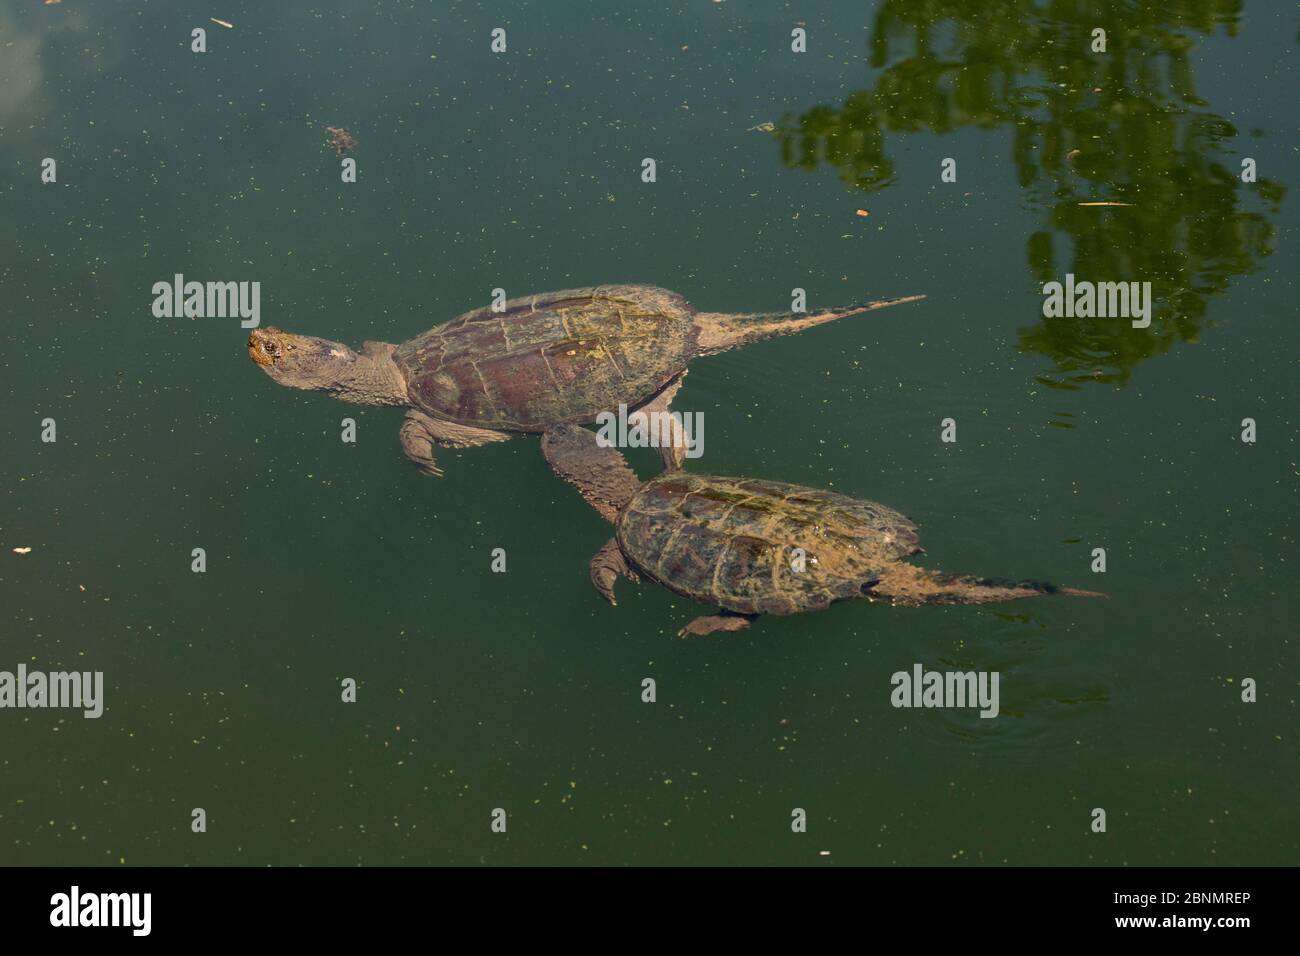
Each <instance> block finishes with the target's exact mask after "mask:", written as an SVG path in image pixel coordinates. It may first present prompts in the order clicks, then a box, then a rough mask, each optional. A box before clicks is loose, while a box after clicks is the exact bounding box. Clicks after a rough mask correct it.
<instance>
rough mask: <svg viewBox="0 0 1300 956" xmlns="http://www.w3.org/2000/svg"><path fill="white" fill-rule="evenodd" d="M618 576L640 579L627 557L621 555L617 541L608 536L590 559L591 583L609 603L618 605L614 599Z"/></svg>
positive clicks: (630, 579) (635, 580)
mask: <svg viewBox="0 0 1300 956" xmlns="http://www.w3.org/2000/svg"><path fill="white" fill-rule="evenodd" d="M620 577H625V578H627V579H628V580H629V581H633V582H637V581H640V580H641V579H640V578H639V577H637V573H636V572H635V571H633V570H632V568H631V567H629V566H628V563H627V558H625V557H623V551H622V549H621V548H619V546H618V542H617V541H615V540H614V539H613V538H610V539H609V540H608V541H606V542H605V546H604V547H603V548H601V549H600V550H599V551H597V552H596V556H595V557H594V558H592V559H591V583H592V584H594V585H595V586H596V590H597V591H599V592H600V595H601V597H603V598H604V599H605V600H606V601H608V602H609V603H610V604H613V605H614V606H615V607H617V606H618V601H616V600H614V585H615V584H617V583H618V579H619V578H620Z"/></svg>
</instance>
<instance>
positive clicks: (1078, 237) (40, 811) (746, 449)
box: [0, 0, 1300, 865]
mask: <svg viewBox="0 0 1300 956" xmlns="http://www.w3.org/2000/svg"><path fill="white" fill-rule="evenodd" d="M493 6H494V5H491V4H470V3H448V4H437V5H429V4H420V3H390V4H381V5H375V4H370V3H363V2H359V0H358V2H319V3H313V4H310V5H307V4H284V5H274V4H272V5H267V4H252V3H239V2H229V3H227V4H226V5H225V6H224V7H223V9H222V10H221V11H216V10H214V11H212V12H213V14H214V16H216V17H218V18H220V19H222V20H225V21H227V22H229V23H231V24H233V26H232V27H229V28H227V27H224V26H222V25H220V24H217V23H213V22H210V21H206V17H198V16H192V15H190V14H187V13H182V12H180V11H175V10H172V9H171V8H170V7H168V6H167V5H158V4H152V5H138V6H137V5H131V4H121V5H112V6H103V5H99V6H93V7H88V6H85V5H76V4H72V3H63V4H58V5H52V6H43V5H39V4H34V3H32V4H19V3H16V2H10V3H5V4H3V5H0V169H3V170H4V174H3V178H2V179H0V200H2V201H3V209H4V212H3V216H4V221H5V224H6V226H7V228H6V229H4V230H2V231H0V251H2V253H3V255H2V258H0V294H2V295H3V301H4V303H5V309H4V320H3V323H2V324H0V345H2V353H0V396H3V399H4V401H3V403H2V408H0V448H2V449H3V454H2V455H0V670H8V671H14V670H15V669H16V668H17V666H18V665H19V664H25V665H26V666H27V667H28V668H29V669H32V670H45V671H59V670H70V669H77V670H88V671H102V672H103V674H104V682H105V692H104V698H105V700H104V704H105V706H104V713H103V716H102V717H100V718H99V719H84V718H82V717H81V716H80V714H79V713H74V712H69V711H57V710H49V709H45V710H41V709H23V710H18V709H0V863H26V864H31V863H62V864H105V865H108V864H113V865H116V864H120V863H123V862H125V863H127V864H146V863H196V864H204V863H207V864H211V863H219V864H232V863H242V864H266V863H273V864H293V863H335V864H352V863H366V864H383V863H477V862H491V863H541V862H556V863H826V862H829V863H832V864H833V863H873V864H877V863H920V864H951V863H1001V862H1009V863H1017V864H1023V863H1075V864H1091V863H1112V864H1120V863H1124V864H1134V865H1138V864H1147V865H1152V864H1171V863H1181V864H1215V863H1224V864H1239V863H1268V864H1282V863H1294V862H1295V860H1296V856H1297V849H1298V844H1300V824H1298V823H1297V819H1296V815H1295V812H1294V805H1295V794H1296V792H1297V789H1298V788H1300V764H1298V763H1297V756H1298V754H1297V747H1296V744H1297V731H1298V730H1300V723H1298V721H1297V711H1296V692H1297V664H1300V655H1298V654H1297V647H1296V637H1295V620H1296V612H1297V599H1296V586H1295V582H1296V574H1295V567H1294V558H1295V553H1296V541H1295V530H1296V529H1295V513H1296V464H1295V462H1296V450H1297V449H1296V438H1295V428H1296V422H1295V410H1296V402H1297V391H1298V389H1297V375H1296V371H1297V370H1296V362H1295V356H1296V347H1297V333H1296V330H1295V318H1296V301H1297V288H1296V278H1295V277H1296V272H1297V270H1296V257H1295V245H1294V242H1295V229H1296V225H1297V218H1296V207H1295V201H1294V199H1295V197H1294V196H1293V195H1292V194H1291V193H1292V190H1293V188H1294V183H1293V182H1292V178H1293V175H1294V169H1295V146H1294V142H1295V134H1296V122H1295V117H1296V115H1297V111H1296V99H1295V90H1296V88H1297V83H1296V69H1295V58H1296V48H1297V47H1296V44H1297V39H1298V38H1297V36H1296V23H1295V20H1294V17H1293V16H1290V15H1289V13H1290V11H1287V10H1286V9H1285V6H1286V5H1284V4H1270V3H1263V2H1261V3H1247V4H1244V5H1243V4H1241V3H1232V2H1191V0H1188V2H1182V3H1172V4H1145V5H1134V4H1108V3H1098V4H1096V5H1094V6H1095V8H1096V9H1095V12H1091V13H1088V14H1087V15H1079V16H1074V15H1069V16H1062V15H1057V14H1056V13H1055V12H1053V11H1051V10H1042V9H1040V6H1041V5H1037V4H1030V3H1009V4H1004V5H1003V6H1002V7H1001V8H1000V12H999V14H998V15H997V16H993V15H989V14H987V13H986V12H979V11H977V10H976V9H975V7H976V6H978V5H971V4H964V3H932V4H923V5H922V4H915V3H910V2H901V0H900V2H889V0H886V2H881V3H877V4H863V3H857V2H830V3H816V4H802V5H801V4H791V3H784V2H774V0H769V2H754V3H741V2H739V0H731V2H726V3H714V2H708V0H692V2H689V3H681V4H671V5H667V9H665V5H662V4H654V3H620V4H603V3H595V2H591V3H584V2H562V3H561V2H546V3H542V2H534V3H520V4H517V5H514V7H515V9H514V10H513V12H511V13H510V14H509V15H508V16H507V15H502V14H500V13H497V12H494V9H493ZM1134 7H1137V9H1133V8H1134ZM918 11H924V12H923V13H922V12H918ZM197 27H202V28H204V29H206V31H207V34H206V45H207V51H206V52H205V53H202V54H198V53H194V52H192V51H191V30H192V29H194V28H197ZM498 27H499V28H502V29H504V30H505V33H506V43H507V49H506V52H505V53H501V54H496V53H493V52H492V49H491V42H492V36H491V35H492V31H493V30H494V29H495V28H498ZM797 27H800V28H802V29H804V30H805V31H806V34H807V52H805V53H802V54H796V53H793V52H792V51H791V43H792V39H791V31H792V30H794V29H795V28H797ZM1096 27H1102V28H1104V29H1105V30H1106V31H1107V49H1106V52H1105V53H1093V52H1091V50H1090V46H1091V45H1092V43H1093V42H1094V41H1093V37H1092V31H1093V29H1094V28H1096ZM766 124H770V127H769V126H767V125H766ZM325 127H334V128H336V129H344V130H346V131H347V132H348V133H349V134H350V136H351V137H353V138H354V139H355V145H354V146H353V147H352V148H351V150H350V151H348V152H346V154H345V155H347V156H351V157H353V158H355V160H356V163H357V174H358V175H357V182H355V183H343V182H341V181H340V158H339V156H338V155H337V154H336V151H335V150H334V149H332V148H330V145H329V144H328V143H327V136H328V135H329V134H327V133H326V131H325ZM47 157H48V158H52V159H54V160H55V162H56V164H57V165H56V178H55V181H54V182H53V183H42V161H43V160H44V159H45V158H47ZM647 157H650V158H653V159H655V161H656V176H655V181H654V182H653V183H647V182H644V181H643V179H642V171H643V160H644V159H645V158H647ZM947 159H951V160H953V161H954V162H953V163H952V164H948V166H947V167H946V168H948V169H950V170H953V171H954V172H955V181H952V182H945V181H944V180H943V178H942V173H943V171H944V169H945V164H944V161H945V160H947ZM1246 159H1250V160H1253V166H1254V167H1255V170H1256V175H1255V177H1254V181H1252V182H1244V181H1243V177H1242V172H1243V160H1246ZM950 178H951V177H950ZM1248 178H1249V177H1248ZM1088 203H1112V204H1123V205H1100V206H1099V205H1087V204H1088ZM859 210H861V213H865V215H863V214H861V213H859ZM178 273H179V274H183V275H185V276H186V277H187V278H193V279H198V280H201V281H203V280H219V281H257V282H260V284H261V285H260V289H261V300H260V306H261V320H262V322H263V324H265V325H272V324H273V325H276V326H282V327H284V328H288V329H292V330H294V331H297V332H302V333H306V334H311V335H315V336H321V337H326V338H330V339H335V340H339V341H342V342H347V343H349V344H351V345H353V346H359V344H360V343H361V342H362V341H363V340H367V339H370V340H378V341H387V342H393V343H397V342H401V341H403V340H405V339H407V338H410V337H412V336H414V335H416V334H418V333H421V332H423V331H425V330H426V329H428V328H429V327H430V326H432V325H434V324H437V323H441V322H444V321H446V320H447V319H450V318H452V317H453V316H455V315H457V314H459V313H461V312H463V311H465V310H467V309H470V308H473V307H478V306H482V305H485V304H487V303H488V301H489V299H490V297H491V295H492V290H493V289H495V288H498V287H500V288H504V289H506V290H507V291H508V293H509V294H510V295H522V294H525V293H532V292H542V291H547V290H552V289H563V288H567V287H574V286H589V285H597V284H601V283H616V282H644V283H652V284H655V285H659V286H664V287H667V288H670V289H674V290H676V291H678V292H680V293H682V294H683V295H684V296H686V298H687V299H689V300H690V301H691V302H692V303H694V304H695V305H696V306H697V307H698V308H699V309H701V310H703V311H714V312H730V311H778V310H783V309H787V308H789V307H790V297H791V289H793V288H796V287H797V288H803V289H805V290H806V291H807V296H808V301H809V304H810V306H811V307H813V308H823V307H826V306H832V305H841V304H845V303H850V302H855V301H860V300H863V299H869V298H880V297H886V296H897V295H906V294H911V293H925V294H926V295H927V296H928V298H927V299H926V301H925V302H923V303H920V304H918V305H909V306H905V307H899V308H896V309H888V310H884V311H881V312H877V313H874V314H869V315H866V316H863V317H860V318H857V319H846V320H844V321H841V322H837V323H834V324H831V325H828V326H825V327H823V328H818V329H814V330H811V331H808V332H806V333H803V334H801V335H798V336H795V337H791V338H783V339H778V340H774V341H769V342H764V343H760V344H756V345H752V346H750V347H747V348H744V349H741V350H736V351H731V352H727V353H724V354H722V355H719V356H716V357H712V358H701V359H698V360H697V361H695V362H694V363H692V365H691V373H690V375H689V377H688V378H687V379H686V381H685V384H684V387H683V388H682V391H681V392H680V393H679V395H678V397H677V400H676V402H675V407H676V408H678V409H681V410H683V411H691V412H702V413H703V414H704V415H705V418H706V421H707V429H706V446H705V454H704V456H703V457H702V458H701V459H699V460H698V461H693V462H691V463H690V464H689V466H688V467H689V468H690V470H692V471H696V472H701V473H705V472H707V473H715V474H724V475H745V476H752V477H756V478H769V479H775V480H783V481H790V482H797V483H801V484H807V485H813V486H817V487H829V488H832V489H834V490H836V491H839V492H843V493H845V494H850V495H853V496H856V497H861V498H869V499H872V500H877V501H881V502H884V503H886V504H888V505H890V506H892V507H894V508H897V509H898V510H899V511H901V512H903V513H904V514H906V515H908V516H910V517H911V518H912V519H913V520H915V521H916V522H917V523H918V524H919V525H920V526H921V535H922V541H923V543H924V545H925V547H926V548H927V552H928V553H927V554H925V555H924V556H923V557H922V558H921V560H922V561H923V562H924V563H925V564H926V565H927V566H929V567H935V568H943V569H946V570H951V571H962V572H971V573H974V574H979V575H988V576H1005V577H1015V578H1033V579H1035V580H1049V581H1054V582H1059V583H1062V584H1071V585H1075V586H1078V587H1086V588H1094V589H1098V590H1102V591H1105V592H1107V593H1108V594H1109V595H1110V599H1109V600H1107V601H1087V600H1065V599H1056V600H1049V599H1043V600H1034V601H1022V602H1016V603H1014V604H1005V605H985V606H979V607H925V608H917V609H910V608H891V607H888V606H884V605H878V604H877V605H868V604H864V603H859V602H853V603H847V604H837V605H835V606H834V607H832V608H830V609H829V610H827V611H824V612H819V613H815V614H804V615H796V616H792V617H785V618H765V619H761V620H760V621H758V622H757V623H756V624H755V625H754V626H753V627H752V628H750V629H749V630H747V631H744V632H741V633H737V634H720V635H714V636H712V637H707V638H697V639H692V640H678V639H677V637H676V633H677V631H678V629H679V628H680V627H681V626H682V625H683V624H684V623H685V622H686V621H688V620H689V619H690V618H692V617H694V616H695V615H696V614H697V613H700V609H699V608H698V607H696V606H694V605H691V604H690V603H689V602H687V601H684V600H682V599H680V598H675V597H674V596H672V595H671V594H669V593H668V592H667V591H664V590H662V589H660V588H657V587H654V586H652V585H649V584H642V585H640V586H636V585H631V584H627V583H625V584H623V585H621V586H620V592H619V595H620V597H619V604H618V606H617V607H610V606H608V605H606V604H605V603H604V602H602V601H601V600H600V598H599V597H598V595H597V594H596V593H595V591H594V590H593V589H592V587H591V585H590V582H589V581H588V579H587V562H588V560H589V559H590V558H591V556H592V555H593V554H594V553H595V551H596V550H597V549H598V548H599V547H600V545H601V544H602V543H603V542H604V541H605V540H606V539H607V538H608V535H609V532H608V526H607V525H605V524H604V522H602V520H601V519H600V517H599V516H598V515H597V514H596V513H595V512H594V511H592V510H591V509H590V508H589V507H587V506H586V504H584V502H583V501H582V500H581V498H579V496H578V495H577V494H576V493H575V492H574V491H573V490H572V489H571V488H569V487H568V486H567V485H565V484H563V483H561V482H560V481H558V480H557V479H556V478H555V477H554V476H553V475H552V474H551V473H550V471H549V469H548V468H547V466H546V464H545V462H544V460H543V458H542V455H541V454H540V453H539V450H538V442H537V439H536V438H535V437H530V436H523V437H516V438H515V439H513V440H511V441H508V442H503V443H499V444H492V445H488V446H485V447H480V448H471V449H466V450H463V451H443V452H441V453H440V455H439V463H440V465H441V466H442V467H443V468H444V469H445V472H446V474H445V476H444V477H442V478H440V479H434V478H430V477H427V476H425V475H422V474H420V473H419V472H418V471H417V470H416V469H414V468H413V467H412V466H411V465H410V463H409V462H407V461H406V459H405V458H404V457H403V456H402V454H401V450H400V447H399V444H398V429H399V426H400V424H401V421H402V412H401V410H400V409H396V408H382V407H358V406H346V405H342V404H340V403H338V402H335V401H333V400H332V399H330V398H328V397H325V396H322V395H318V394H313V393H309V392H297V391H290V390H288V389H284V388H280V387H278V386H276V385H275V384H274V383H272V382H270V381H269V380H268V379H267V378H266V376H264V375H263V374H262V373H261V372H260V371H259V370H258V369H257V368H256V367H255V366H254V365H253V364H252V363H250V362H249V360H248V355H247V353H246V351H245V348H244V342H245V339H246V338H247V334H248V333H247V331H246V330H245V329H241V328H240V324H239V321H238V319H220V318H204V319H198V318H196V319H188V318H179V319H177V318H172V319H158V318H155V317H154V315H153V314H152V311H151V305H152V302H153V299H154V296H153V294H152V293H151V289H152V287H153V286H154V284H155V283H158V282H160V281H162V282H170V281H171V280H172V277H173V276H174V275H176V274H178ZM1067 274H1068V275H1072V276H1074V277H1075V278H1076V279H1078V280H1088V281H1094V282H1102V281H1108V282H1109V281H1113V282H1120V281H1122V282H1138V283H1144V282H1149V283H1150V294H1151V301H1152V309H1151V321H1150V325H1149V326H1148V327H1146V328H1135V327H1133V324H1132V322H1130V321H1129V320H1128V319H1116V318H1094V319H1080V318H1045V317H1044V315H1043V302H1044V295H1043V286H1044V284H1045V283H1049V282H1053V281H1059V282H1062V283H1064V282H1065V281H1066V276H1067ZM345 417H351V418H353V419H355V422H356V425H357V441H356V442H355V444H347V443H344V442H342V441H341V440H340V432H341V428H342V426H341V420H342V419H343V418H345ZM46 419H53V421H54V423H55V428H56V437H57V440H56V441H54V442H45V441H42V434H43V432H44V431H45V430H46V428H45V426H43V422H44V420H46ZM944 419H952V420H953V423H954V425H955V436H956V439H957V440H956V441H955V442H944V441H941V422H942V421H943V420H944ZM1243 419H1251V420H1253V422H1254V423H1255V428H1256V440H1255V441H1254V442H1253V443H1252V442H1243V441H1242V433H1243V424H1242V422H1243ZM631 458H632V460H633V462H634V464H635V465H636V467H637V468H638V470H639V471H640V473H641V474H642V475H643V476H646V477H648V476H649V475H650V474H652V473H653V471H654V470H655V468H656V464H657V459H656V458H655V456H654V455H653V454H652V453H650V452H648V451H641V450H639V451H636V452H634V453H632V455H631ZM15 548H30V549H31V551H30V552H29V553H23V554H19V553H16V552H15V551H14V549H15ZM195 548H202V549H204V552H205V554H206V572H205V573H202V574H196V573H193V572H192V571H191V562H192V560H193V559H192V552H193V550H194V549H195ZM1098 548H1101V549H1104V550H1105V553H1106V571H1105V573H1104V574H1095V573H1093V571H1092V566H1093V563H1094V560H1095V559H1094V556H1093V555H1094V550H1095V549H1098ZM494 549H503V550H504V552H505V555H506V572H505V573H494V572H493V570H492V562H493V557H492V555H493V551H494ZM917 663H920V664H922V665H924V667H925V668H927V669H936V670H959V671H967V670H975V671H989V672H992V671H996V672H998V673H999V675H1000V688H1001V691H1000V693H1001V701H1000V714H999V716H998V717H997V718H996V719H980V718H979V717H978V715H977V713H976V712H974V711H972V710H969V709H967V710H944V709H914V710H906V709H898V708H895V707H893V706H891V700H890V697H891V675H893V674H894V673H896V672H898V671H909V672H910V671H911V669H912V667H913V665H914V664H917ZM346 678H352V679H354V680H355V681H356V682H357V686H358V690H357V701H356V702H355V703H352V704H344V703H342V702H341V700H340V694H341V692H340V686H341V683H342V682H343V681H344V680H345V679H346ZM646 678H653V679H654V681H655V682H656V683H655V686H656V697H657V700H656V702H655V703H653V704H649V703H644V702H643V701H642V686H643V681H644V680H645V679H646ZM1247 678H1250V679H1252V680H1253V681H1254V682H1255V683H1256V686H1257V698H1258V699H1257V700H1256V701H1255V702H1254V703H1245V702H1243V700H1242V696H1243V689H1242V682H1243V680H1244V679H1247ZM194 808H203V809H204V810H205V811H206V815H207V832H206V833H203V834H196V833H193V832H191V812H192V810H193V809H194ZM496 808H503V809H505V810H506V812H507V814H508V820H509V825H508V830H507V832H506V833H504V834H500V833H493V832H492V831H491V829H490V822H491V816H490V815H491V814H492V811H493V810H494V809H496ZM794 808H802V809H803V810H805V811H806V813H807V821H808V823H807V833H805V834H802V835H799V834H793V833H792V832H791V813H792V811H793V810H794ZM1095 808H1102V809H1104V810H1105V811H1106V832H1105V833H1104V834H1102V833H1094V832H1092V823H1093V819H1094V814H1093V811H1094V809H1095ZM826 853H828V854H829V855H823V854H826Z"/></svg>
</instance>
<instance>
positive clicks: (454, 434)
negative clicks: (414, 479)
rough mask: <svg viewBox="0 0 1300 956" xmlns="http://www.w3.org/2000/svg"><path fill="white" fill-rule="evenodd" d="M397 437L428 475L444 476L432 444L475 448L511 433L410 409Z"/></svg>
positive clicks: (403, 447) (410, 456) (499, 439)
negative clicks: (473, 425) (457, 422)
mask: <svg viewBox="0 0 1300 956" xmlns="http://www.w3.org/2000/svg"><path fill="white" fill-rule="evenodd" d="M398 437H399V438H400V440H401V442H402V451H403V452H405V453H406V457H407V458H409V459H411V461H413V462H414V463H415V465H416V467H417V468H419V469H420V470H421V471H422V472H424V473H425V474H426V475H433V476H434V477H435V478H441V477H442V469H441V468H439V467H438V465H437V463H436V462H435V461H434V460H433V446H434V445H444V446H447V447H450V448H472V447H474V446H475V445H487V444H490V443H491V442H494V441H509V440H510V436H509V435H506V434H503V433H502V432H494V431H489V430H488V429H486V428H474V427H472V426H470V425H457V424H456V423H455V422H444V421H441V420H440V419H437V418H434V417H433V416H432V415H426V414H424V412H420V411H416V410H415V409H414V408H411V409H407V412H406V420H405V421H403V422H402V430H401V432H399V435H398Z"/></svg>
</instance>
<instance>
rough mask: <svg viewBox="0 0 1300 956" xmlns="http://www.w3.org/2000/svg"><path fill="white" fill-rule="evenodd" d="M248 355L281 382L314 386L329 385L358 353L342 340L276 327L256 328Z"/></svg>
mask: <svg viewBox="0 0 1300 956" xmlns="http://www.w3.org/2000/svg"><path fill="white" fill-rule="evenodd" d="M248 357H249V358H251V359H252V360H253V361H254V362H256V363H257V364H258V365H260V366H262V369H263V370H264V371H265V372H266V374H267V375H269V376H271V378H273V379H275V380H276V381H277V382H279V383H280V384H281V385H288V386H289V387H290V388H310V389H320V388H329V387H330V385H331V384H332V383H334V382H337V381H338V380H339V379H340V378H341V377H342V376H343V375H344V374H346V372H347V370H348V368H349V367H350V366H351V365H352V364H353V363H355V362H356V360H357V354H356V353H355V352H353V351H352V350H351V349H350V348H348V347H347V346H346V345H343V344H342V343H340V342H331V341H330V340H329V339H318V338H315V337H313V336H310V335H294V334H293V333H292V332H285V331H283V330H281V329H277V328H274V327H267V328H257V329H253V331H252V332H251V333H250V334H249V336H248Z"/></svg>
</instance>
